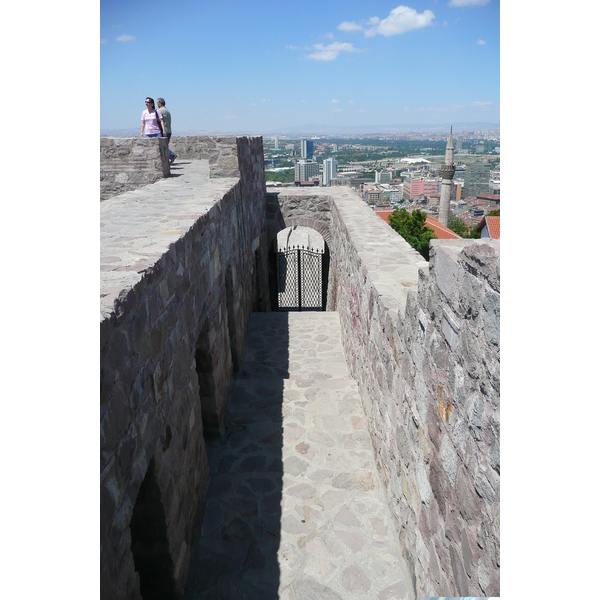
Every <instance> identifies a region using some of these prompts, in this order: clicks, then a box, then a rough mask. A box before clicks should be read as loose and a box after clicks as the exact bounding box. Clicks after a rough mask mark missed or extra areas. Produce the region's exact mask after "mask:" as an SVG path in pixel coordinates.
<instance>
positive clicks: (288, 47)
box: [285, 44, 298, 50]
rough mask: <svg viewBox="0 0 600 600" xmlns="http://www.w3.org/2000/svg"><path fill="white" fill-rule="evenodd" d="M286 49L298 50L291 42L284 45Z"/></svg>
mask: <svg viewBox="0 0 600 600" xmlns="http://www.w3.org/2000/svg"><path fill="white" fill-rule="evenodd" d="M285 49H286V50H298V46H292V45H291V44H288V45H287V46H286V47H285Z"/></svg>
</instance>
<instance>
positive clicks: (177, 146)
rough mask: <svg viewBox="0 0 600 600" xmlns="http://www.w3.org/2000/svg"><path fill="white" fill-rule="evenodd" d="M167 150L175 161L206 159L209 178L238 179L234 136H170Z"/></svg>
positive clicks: (236, 150) (236, 149)
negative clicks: (169, 150)
mask: <svg viewBox="0 0 600 600" xmlns="http://www.w3.org/2000/svg"><path fill="white" fill-rule="evenodd" d="M169 148H170V149H171V150H172V151H173V152H175V154H177V160H178V161H180V160H185V159H186V158H187V159H189V158H200V159H207V160H208V163H209V165H210V176H211V177H238V176H239V168H238V148H237V145H236V138H235V136H213V137H211V136H199V135H187V136H185V135H174V136H171V140H170V143H169Z"/></svg>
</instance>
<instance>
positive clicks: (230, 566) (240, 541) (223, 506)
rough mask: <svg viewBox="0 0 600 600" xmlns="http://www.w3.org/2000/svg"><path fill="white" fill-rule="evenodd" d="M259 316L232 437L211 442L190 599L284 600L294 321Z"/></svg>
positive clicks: (228, 429) (229, 424)
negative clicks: (288, 386)
mask: <svg viewBox="0 0 600 600" xmlns="http://www.w3.org/2000/svg"><path fill="white" fill-rule="evenodd" d="M256 317H257V313H253V315H252V318H251V320H250V325H249V328H248V334H247V338H246V343H245V350H244V357H243V360H242V361H241V364H240V367H239V371H238V372H237V374H236V376H235V379H234V382H233V386H232V388H231V391H230V394H229V404H228V408H227V413H226V417H225V434H224V435H223V436H221V437H214V438H208V439H207V440H206V443H207V453H208V461H209V467H210V485H209V489H208V496H207V503H206V511H205V515H204V519H203V523H202V525H201V526H199V528H198V529H197V530H196V532H195V534H194V535H195V542H194V547H193V550H192V561H191V565H190V572H189V577H188V583H187V588H186V593H185V599H186V600H197V599H200V598H212V599H215V600H217V599H221V598H223V599H225V598H227V599H238V598H239V599H241V598H244V599H246V598H261V599H264V600H275V599H277V598H279V594H278V588H279V583H280V581H279V580H280V571H279V564H278V561H277V552H278V549H279V544H280V539H281V529H280V528H281V525H280V524H281V499H282V489H283V462H282V447H283V426H282V405H283V388H284V380H285V379H287V378H289V330H288V315H287V314H286V313H279V314H277V315H273V314H271V315H270V317H269V319H268V320H265V319H259V318H256Z"/></svg>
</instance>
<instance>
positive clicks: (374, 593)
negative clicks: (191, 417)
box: [185, 312, 414, 600]
mask: <svg viewBox="0 0 600 600" xmlns="http://www.w3.org/2000/svg"><path fill="white" fill-rule="evenodd" d="M208 456H209V463H210V473H211V482H210V487H209V493H208V500H207V505H206V513H205V517H204V521H203V524H202V527H201V531H200V530H199V531H198V532H197V539H196V542H195V546H194V548H193V553H192V564H191V568H190V575H189V579H188V587H187V590H186V595H185V598H186V600H192V599H193V600H196V599H200V598H211V599H213V600H218V599H221V598H222V599H225V598H228V599H247V600H250V599H252V600H253V599H257V600H258V599H262V600H274V599H276V598H281V599H284V600H307V599H312V598H314V599H320V600H333V599H353V598H374V599H377V600H395V599H398V600H399V599H407V600H414V591H413V586H412V583H411V580H410V575H409V571H408V568H407V565H406V562H405V561H404V559H403V558H402V554H401V549H400V544H399V542H398V534H397V532H396V530H395V525H394V521H393V519H392V516H391V513H390V510H389V508H388V505H387V501H386V497H385V492H384V489H383V486H382V483H381V481H380V479H379V475H378V473H377V470H376V467H375V461H374V458H373V448H372V444H371V440H370V437H369V434H368V432H367V428H366V422H365V418H364V413H363V410H362V407H361V403H360V399H359V394H358V388H357V385H356V382H355V381H354V380H353V379H352V378H351V377H350V376H349V374H348V369H347V366H346V362H345V359H344V355H343V349H342V345H341V335H340V323H339V317H338V314H337V313H335V312H321V313H315V312H309V313H289V314H286V313H254V314H253V315H252V318H251V320H250V326H249V330H248V337H247V340H246V347H245V351H244V358H243V361H242V364H241V366H240V371H239V373H238V374H237V375H236V378H235V381H234V385H233V388H232V391H231V395H230V403H229V407H228V413H227V418H226V434H225V436H224V437H223V438H222V439H220V440H211V441H209V444H208Z"/></svg>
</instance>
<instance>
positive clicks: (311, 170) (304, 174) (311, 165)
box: [295, 159, 319, 181]
mask: <svg viewBox="0 0 600 600" xmlns="http://www.w3.org/2000/svg"><path fill="white" fill-rule="evenodd" d="M315 177H316V178H317V179H318V178H319V163H317V162H315V161H314V160H304V159H300V160H299V161H298V162H297V163H296V171H295V180H296V181H312V180H313V179H314V178H315Z"/></svg>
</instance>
